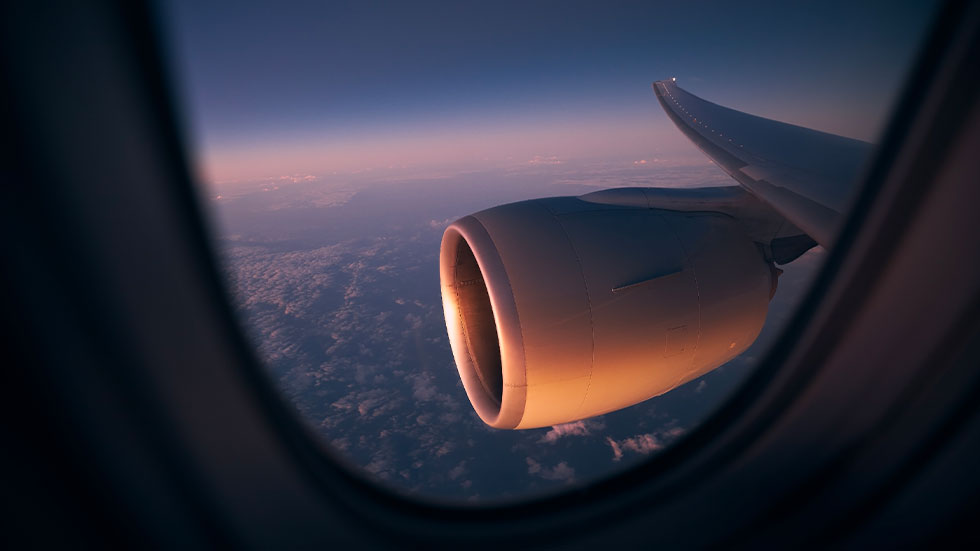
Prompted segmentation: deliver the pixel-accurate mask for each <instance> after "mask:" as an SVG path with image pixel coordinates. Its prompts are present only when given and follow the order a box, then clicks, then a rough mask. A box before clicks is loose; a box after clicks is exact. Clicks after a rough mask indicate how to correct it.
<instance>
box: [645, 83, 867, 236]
mask: <svg viewBox="0 0 980 551" xmlns="http://www.w3.org/2000/svg"><path fill="white" fill-rule="evenodd" d="M653 90H654V92H655V93H656V95H657V99H658V100H659V101H660V105H661V106H662V107H663V109H664V111H665V112H666V113H667V116H668V117H670V119H671V120H672V121H673V122H674V124H676V125H677V127H678V128H679V129H680V130H681V132H683V133H684V134H685V135H686V136H687V137H688V138H690V140H691V141H692V142H694V144H695V145H697V146H698V147H699V148H700V149H701V151H703V152H704V153H705V154H706V155H707V156H708V157H709V158H711V160H712V161H714V162H715V163H716V164H717V165H718V166H720V167H721V168H722V169H723V170H725V171H726V172H728V174H730V175H731V176H732V178H734V179H735V180H736V181H738V183H739V184H741V185H742V186H743V187H744V188H746V189H747V190H748V191H749V192H750V193H752V194H753V195H755V196H756V197H757V198H758V199H760V200H762V201H763V202H765V203H767V204H768V205H769V206H771V207H772V208H774V209H775V210H776V211H778V212H779V213H780V214H782V215H783V216H784V217H785V218H786V219H787V220H789V221H790V222H792V223H793V224H795V225H796V226H797V227H798V228H800V229H801V230H803V231H804V232H806V234H807V235H809V236H810V237H812V238H813V240H814V241H816V242H817V243H819V244H821V245H823V246H825V247H827V246H829V245H830V244H831V243H832V241H833V238H834V235H835V232H836V229H837V226H838V222H839V220H840V217H841V213H842V212H844V210H845V207H846V206H847V203H848V199H849V197H850V194H851V189H852V187H853V183H854V182H855V180H856V179H857V176H859V173H860V171H861V169H862V167H863V166H864V163H865V161H866V160H867V159H868V156H869V154H870V153H871V149H872V146H871V144H869V143H867V142H863V141H860V140H855V139H851V138H845V137H843V136H837V135H834V134H828V133H826V132H820V131H817V130H812V129H809V128H804V127H802V126H795V125H792V124H787V123H783V122H778V121H774V120H770V119H765V118H762V117H757V116H755V115H749V114H747V113H742V112H740V111H735V110H734V109H729V108H727V107H722V106H720V105H716V104H714V103H711V102H709V101H705V100H703V99H701V98H699V97H697V96H695V95H694V94H691V93H690V92H687V91H685V90H684V89H682V88H681V87H679V86H677V83H676V82H675V81H674V79H670V80H662V81H658V82H654V83H653Z"/></svg>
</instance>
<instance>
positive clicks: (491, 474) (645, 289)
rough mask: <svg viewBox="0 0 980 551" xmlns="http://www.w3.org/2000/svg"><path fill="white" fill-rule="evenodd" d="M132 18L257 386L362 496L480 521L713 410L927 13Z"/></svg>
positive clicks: (872, 6) (200, 8)
mask: <svg viewBox="0 0 980 551" xmlns="http://www.w3.org/2000/svg"><path fill="white" fill-rule="evenodd" d="M158 9H159V11H160V14H161V16H162V20H163V26H164V28H165V31H166V33H167V41H168V44H169V50H168V51H169V52H170V53H171V60H170V62H171V64H172V68H173V73H174V74H175V75H176V77H177V83H176V86H177V92H178V103H179V104H180V105H181V106H182V108H183V112H184V114H185V116H186V120H185V123H186V127H187V128H188V130H189V132H188V134H189V137H188V140H189V143H191V144H192V146H193V151H191V156H192V157H193V158H195V159H196V167H195V168H196V173H197V175H198V180H199V184H200V190H199V192H200V196H201V198H202V199H201V200H202V202H204V203H205V204H206V205H207V209H208V213H209V215H210V217H211V222H212V224H211V225H212V227H213V229H214V236H213V237H214V244H215V249H216V251H217V252H218V254H219V257H220V261H221V262H222V263H223V269H224V272H225V273H226V275H227V281H228V284H229V289H230V290H231V291H232V293H233V295H234V302H235V307H236V309H237V311H238V313H239V314H240V318H241V323H242V327H243V329H244V331H245V332H246V333H247V335H248V336H249V337H250V339H251V341H252V342H253V343H254V346H255V351H256V354H257V355H258V356H259V357H260V358H261V359H262V360H263V361H264V363H265V365H266V367H267V370H268V374H269V377H270V378H271V380H274V381H275V383H276V384H278V387H279V389H280V390H281V391H282V393H283V394H284V395H285V396H286V397H287V398H288V399H289V400H290V401H291V402H292V403H293V404H294V405H295V408H296V410H297V411H298V412H299V415H300V416H301V417H302V418H303V419H304V420H305V421H306V422H307V423H308V424H309V426H310V427H311V428H312V429H313V431H315V432H316V433H317V434H319V435H321V436H322V437H323V439H324V441H325V442H328V443H329V445H330V446H331V447H332V449H333V450H334V451H335V452H336V453H337V454H339V455H340V456H342V457H344V458H346V459H347V460H348V461H349V462H350V463H352V464H354V465H357V466H358V467H360V468H362V469H363V472H365V473H367V476H369V477H371V478H372V479H375V480H377V481H379V482H381V483H382V484H385V485H387V486H389V487H391V488H394V489H396V490H398V491H402V492H405V493H408V494H411V495H415V496H421V497H425V498H433V499H441V500H445V499H449V500H468V501H476V502H488V501H496V500H506V499H512V498H519V497H524V496H529V495H537V494H541V493H546V492H551V491H556V490H560V489H563V488H568V487H571V486H574V485H577V484H582V483H587V482H589V481H592V480H596V479H598V478H601V477H604V476H608V475H609V474H611V473H614V472H616V471H619V470H621V469H624V468H626V467H628V466H630V465H635V464H636V463H637V462H639V461H642V460H644V459H647V458H650V457H652V456H653V455H655V454H657V453H658V452H660V451H661V450H663V449H665V448H666V447H668V446H670V445H671V444H672V443H673V442H676V441H677V440H678V439H681V438H683V437H684V435H685V434H687V433H690V432H691V431H692V430H694V429H695V428H696V427H697V425H698V424H699V423H700V422H701V421H703V420H704V419H705V418H706V417H707V416H709V415H710V414H711V413H712V412H713V411H715V410H716V408H717V407H718V406H719V405H720V404H721V403H722V402H723V401H724V400H725V398H726V397H727V396H730V395H731V393H732V392H733V391H734V390H735V389H736V388H737V386H738V384H739V383H740V382H741V381H743V380H744V379H745V377H746V376H747V374H749V373H750V372H751V370H752V368H753V366H755V365H756V364H757V363H758V361H759V360H760V359H761V357H762V356H763V355H764V354H765V352H766V350H767V347H769V346H770V345H771V344H772V343H773V341H774V340H775V339H776V338H778V336H779V334H780V330H781V328H782V327H783V326H784V324H785V323H786V322H787V321H788V320H789V319H790V317H791V316H792V315H793V311H794V307H795V306H796V305H797V304H798V302H799V301H800V300H801V298H802V297H803V295H804V293H805V292H806V290H807V285H808V282H809V281H810V280H811V278H812V277H813V275H814V274H815V271H816V270H817V269H818V268H819V266H820V265H821V262H822V259H823V257H824V256H825V253H826V250H827V249H828V248H829V247H832V246H833V231H834V220H835V218H834V216H832V215H838V216H839V215H841V214H842V212H840V210H841V209H842V208H846V204H847V198H848V197H849V196H850V194H851V193H852V192H853V182H854V181H855V180H856V179H857V178H859V176H860V168H861V166H862V163H861V161H862V160H864V159H866V158H867V156H868V155H870V154H872V153H873V145H870V144H873V142H874V141H875V139H876V137H877V136H878V133H879V132H880V131H881V130H882V128H883V125H884V124H885V123H886V121H887V117H888V114H889V108H890V105H891V103H892V101H893V99H894V98H895V97H896V96H897V94H898V92H899V89H900V88H901V86H902V85H903V79H904V77H905V76H906V71H907V69H908V67H909V65H910V63H911V62H912V57H913V55H914V53H915V52H916V50H917V46H918V44H919V42H920V40H921V39H922V37H923V33H924V32H925V30H926V28H927V27H928V23H929V21H930V17H931V14H932V9H933V7H932V6H931V5H930V3H927V2H921V3H915V2H902V3H892V2H850V1H848V2H823V3H820V4H819V5H818V4H808V5H805V6H799V5H795V4H792V3H783V2H750V3H749V4H748V5H747V4H746V3H738V4H732V3H729V2H718V3H713V4H711V5H710V6H705V5H702V4H698V5H697V6H693V5H687V4H683V3H677V4H660V3H650V2H620V3H615V4H614V5H606V4H602V5H600V4H590V3H584V4H580V3H573V4H568V3H565V2H555V3H550V2H535V3H531V4H528V3H523V2H521V3H506V2H505V3H483V4H472V3H458V2H448V3H445V4H439V5H434V4H432V5H430V3H429V2H421V3H419V2H411V3H404V4H392V5H387V4H383V3H382V4H376V3H373V2H329V3H305V2H300V3H296V4H290V5H285V4H282V3H274V2H250V1H247V2H220V1H214V0H205V1H188V0H182V1H177V2H166V3H161V4H160V5H159V6H158ZM653 82H656V84H654V85H653V88H652V89H651V83H653ZM706 102H711V103H706ZM714 104H717V105H721V106H724V107H725V108H729V109H731V110H734V111H730V110H729V109H723V108H719V107H717V105H714ZM739 112H742V113H750V114H752V115H756V116H759V117H764V118H766V119H773V120H776V121H782V122H784V123H789V124H791V125H795V126H787V125H777V126H773V125H769V124H768V123H767V122H765V121H763V122H760V121H761V119H758V118H757V117H750V116H746V115H743V114H742V113H739ZM688 122H690V123H691V124H690V126H688ZM698 125H700V126H698ZM799 127H805V128H811V129H815V130H817V131H820V132H822V133H829V134H832V135H835V136H830V137H827V134H822V133H813V132H811V131H809V130H802V129H801V128H799ZM697 128H702V129H703V130H704V131H705V132H706V134H704V135H702V134H701V133H700V131H698V130H697ZM838 136H843V137H845V138H838ZM728 144H730V145H728ZM801 144H802V145H801ZM828 151H830V152H831V153H830V154H825V153H826V152H828ZM613 188H615V189H616V190H618V191H616V190H614V191H611V192H610V191H601V190H609V189H613ZM651 189H654V190H659V191H651ZM664 190H666V191H664ZM595 192H600V193H595ZM589 194H592V195H589ZM556 198H557V199H556ZM531 199H535V200H537V201H533V202H527V203H521V204H519V205H516V206H513V205H510V204H511V203H514V202H518V201H525V200H531ZM501 205H509V206H504V207H501ZM828 205H829V206H830V207H831V208H830V209H829V210H827V207H828ZM487 209H491V210H487ZM835 209H836V210H835ZM828 212H829V213H830V214H827V213H828ZM472 213H478V214H477V215H476V216H474V217H470V218H466V217H467V216H468V215H471V214H472ZM654 395H657V396H656V397H653V398H650V396H654ZM647 398H649V399H647ZM631 404H635V405H631ZM495 427H497V428H495ZM508 429H518V430H508Z"/></svg>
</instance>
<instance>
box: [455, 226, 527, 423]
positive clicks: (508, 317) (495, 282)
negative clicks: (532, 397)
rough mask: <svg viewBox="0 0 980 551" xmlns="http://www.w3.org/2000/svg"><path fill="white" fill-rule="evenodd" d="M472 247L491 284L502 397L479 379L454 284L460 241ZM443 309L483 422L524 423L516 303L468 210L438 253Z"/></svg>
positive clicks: (462, 375)
mask: <svg viewBox="0 0 980 551" xmlns="http://www.w3.org/2000/svg"><path fill="white" fill-rule="evenodd" d="M461 243H462V244H465V246H467V247H469V250H470V251H471V252H472V253H473V256H474V257H475V259H476V262H477V265H478V267H479V270H480V273H481V275H482V277H483V281H484V283H485V284H486V287H487V294H488V295H489V299H490V308H491V310H492V312H493V323H494V326H495V328H496V332H497V343H498V345H499V348H500V370H501V378H502V392H501V396H500V400H499V401H498V400H497V398H496V396H494V395H493V394H492V393H491V392H489V391H488V390H487V389H486V388H485V387H484V384H483V383H482V382H481V379H480V375H479V373H478V367H477V365H475V364H474V363H473V361H472V360H471V356H470V350H469V348H468V345H467V342H466V335H465V333H464V328H463V327H462V324H461V322H460V318H461V316H460V310H459V308H460V305H459V303H458V295H457V290H456V284H457V281H456V277H457V275H456V271H457V270H456V261H457V251H458V249H459V247H460V245H461ZM439 278H440V283H441V285H440V286H441V292H442V304H443V313H444V315H445V318H446V327H447V329H448V333H449V341H450V345H451V347H452V350H453V357H454V359H455V361H456V368H457V370H458V371H459V376H460V379H461V380H462V382H463V388H464V389H465V390H466V395H467V397H468V398H469V400H470V403H471V404H472V405H473V409H474V410H475V411H476V413H477V415H479V416H480V419H481V420H483V422H484V423H486V424H487V425H490V426H491V427H494V428H501V429H511V428H515V427H517V425H518V424H520V422H521V419H522V418H523V416H524V406H525V403H526V399H527V382H526V381H527V378H526V372H525V361H524V342H523V336H522V334H521V325H520V319H519V317H518V313H517V304H516V302H515V300H514V294H513V291H512V290H511V285H510V281H509V279H508V277H507V272H506V270H505V269H504V264H503V261H502V260H501V257H500V254H499V252H498V250H497V248H496V246H495V245H494V243H493V240H492V239H491V237H490V234H489V233H488V232H487V229H486V228H485V227H484V226H483V224H482V223H481V222H480V221H479V220H478V219H477V218H476V217H474V216H466V217H464V218H461V219H459V220H457V221H456V222H453V223H452V224H450V225H449V227H448V228H446V231H445V232H444V233H443V237H442V246H441V250H440V254H439Z"/></svg>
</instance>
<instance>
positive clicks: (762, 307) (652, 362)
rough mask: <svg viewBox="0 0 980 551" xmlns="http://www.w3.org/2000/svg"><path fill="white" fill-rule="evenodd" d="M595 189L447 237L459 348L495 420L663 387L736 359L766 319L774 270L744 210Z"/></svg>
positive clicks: (538, 423) (496, 211)
mask: <svg viewBox="0 0 980 551" xmlns="http://www.w3.org/2000/svg"><path fill="white" fill-rule="evenodd" d="M587 197H588V196H586V198H577V197H556V198H549V199H537V200H532V201H523V202H520V203H512V204H508V205H502V206H499V207H494V208H491V209H487V210H484V211H481V212H478V213H476V214H473V215H470V216H466V217H464V218H462V219H460V220H457V221H456V222H454V223H453V224H451V225H450V226H449V227H448V228H447V229H446V231H445V234H444V235H443V239H442V248H441V252H440V279H441V285H442V300H443V309H444V312H445V316H446V325H447V328H448V331H449V338H450V343H451V346H452V350H453V356H454V357H455V360H456V366H457V368H458V370H459V375H460V378H461V379H462V382H463V387H464V388H465V390H466V394H467V396H468V397H469V400H470V402H471V403H472V404H473V407H474V409H475V410H476V412H477V414H478V415H479V416H480V418H481V419H482V420H483V421H484V422H485V423H487V424H488V425H490V426H492V427H496V428H506V429H515V428H516V429H525V428H534V427H542V426H548V425H554V424H557V423H565V422H569V421H574V420H576V419H582V418H585V417H590V416H594V415H599V414H602V413H606V412H609V411H613V410H617V409H621V408H624V407H627V406H630V405H633V404H636V403H638V402H641V401H643V400H646V399H649V398H652V397H654V396H657V395H659V394H663V393H664V392H667V391H668V390H671V389H673V388H675V387H677V386H678V385H681V384H683V383H685V382H687V381H690V380H691V379H694V378H696V377H698V376H700V375H702V374H704V373H706V372H708V371H710V370H712V369H714V368H716V367H718V366H720V365H722V364H723V363H725V362H726V361H728V360H730V359H731V358H733V357H735V356H736V355H738V354H740V353H741V352H742V351H744V350H745V349H746V348H748V347H749V345H750V344H752V342H753V341H754V340H755V338H756V337H757V336H758V334H759V331H760V330H761V328H762V325H763V323H764V321H765V317H766V312H767V308H768V303H769V297H770V291H771V289H772V287H773V284H774V282H773V279H772V278H773V275H772V274H773V273H774V272H773V271H772V270H771V269H770V264H769V263H768V262H767V261H766V260H765V259H764V257H763V254H762V252H761V251H760V248H759V247H758V246H757V245H756V244H755V243H754V242H753V241H752V240H751V239H750V238H749V237H748V236H747V235H746V233H745V231H744V229H743V228H742V226H741V225H740V224H739V223H738V221H736V220H735V219H734V218H732V217H731V216H728V215H725V214H721V213H716V212H676V211H668V210H660V209H652V208H645V207H641V206H634V205H616V204H604V203H600V202H594V201H589V200H587Z"/></svg>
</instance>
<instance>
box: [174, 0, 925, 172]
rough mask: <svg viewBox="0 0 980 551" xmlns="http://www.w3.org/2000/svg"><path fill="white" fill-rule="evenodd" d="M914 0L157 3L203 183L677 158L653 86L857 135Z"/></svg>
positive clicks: (875, 109) (879, 101) (676, 140)
mask: <svg viewBox="0 0 980 551" xmlns="http://www.w3.org/2000/svg"><path fill="white" fill-rule="evenodd" d="M932 9H933V6H932V4H931V3H928V2H837V1H824V2H807V3H798V2H696V1H695V2H680V1H678V2H602V3H600V2H465V1H464V2H446V3H432V2H405V3H383V2H382V3H377V2H334V1H331V2H294V3H271V2H251V1H244V2H216V1H210V0H202V1H191V0H178V1H175V2H173V3H166V4H163V5H161V10H162V13H163V15H164V16H165V17H164V24H165V27H166V29H167V30H168V33H169V44H170V45H171V47H172V52H173V57H172V59H173V63H174V73H175V74H176V75H177V77H178V83H177V85H178V90H179V92H180V96H181V100H180V103H181V106H182V108H183V110H184V112H185V113H186V116H187V119H188V124H187V127H188V131H189V134H190V138H191V141H192V142H193V143H194V144H195V145H194V147H195V150H196V152H197V157H198V159H199V162H200V164H201V166H202V172H203V173H204V174H205V177H206V178H209V179H211V180H216V181H221V180H242V179H250V178H251V179H258V178H263V177H269V176H272V175H275V174H277V173H281V174H292V173H297V172H311V173H317V172H327V171H341V172H344V171H355V170H358V169H365V168H378V167H384V166H415V165H437V164H440V163H459V164H479V163H489V162H493V161H503V160H506V159H510V160H515V159H517V160H523V159H530V158H532V157H534V156H557V157H559V158H578V159H584V158H597V159H611V158H617V157H621V158H623V159H629V158H641V157H642V156H644V155H651V154H654V153H657V152H659V153H660V154H661V155H684V154H689V153H690V152H691V149H690V146H689V145H688V144H685V143H683V139H682V138H681V137H680V135H679V134H677V133H676V131H675V130H674V129H673V128H671V127H670V126H669V122H668V121H667V119H666V118H665V117H663V116H662V115H661V114H660V113H659V108H658V106H657V103H656V101H655V99H654V96H653V94H652V92H651V90H650V83H651V82H652V81H654V80H658V79H661V78H667V77H671V76H675V77H677V78H678V83H679V84H680V85H681V86H683V87H685V88H686V89H688V90H690V91H691V92H693V93H695V94H698V95H700V96H702V97H704V98H705V99H708V100H711V101H715V102H717V103H722V104H724V105H728V106H731V107H735V108H738V109H741V110H745V111H748V112H752V113H756V114H760V115H763V116H767V117H771V118H776V119H780V120H784V121H788V122H793V123H797V124H802V125H806V126H811V127H816V128H819V129H822V130H827V131H830V132H834V133H839V134H843V135H847V136H851V137H856V138H860V139H865V140H872V139H874V137H875V135H876V133H877V132H878V130H879V128H880V126H881V124H882V122H883V120H884V118H885V117H886V115H887V111H888V108H889V106H890V104H891V101H892V100H893V98H894V95H895V93H896V92H897V90H898V88H899V87H900V86H901V83H902V81H903V78H904V76H905V74H906V72H907V70H908V65H909V63H910V62H911V60H912V57H913V55H914V52H915V49H916V47H917V46H918V45H919V43H920V41H921V39H922V37H923V34H924V31H925V29H926V28H927V26H928V22H929V19H930V17H931V14H932Z"/></svg>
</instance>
